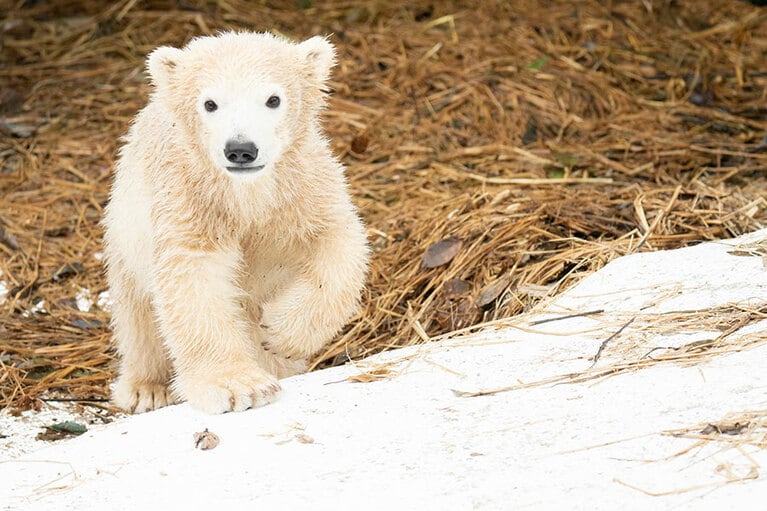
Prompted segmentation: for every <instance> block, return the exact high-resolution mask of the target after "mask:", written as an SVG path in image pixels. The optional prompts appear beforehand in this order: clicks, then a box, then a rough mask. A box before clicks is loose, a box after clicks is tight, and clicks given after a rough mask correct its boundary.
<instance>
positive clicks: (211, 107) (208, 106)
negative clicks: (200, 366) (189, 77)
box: [205, 99, 218, 112]
mask: <svg viewBox="0 0 767 511" xmlns="http://www.w3.org/2000/svg"><path fill="white" fill-rule="evenodd" d="M205 110H206V111H208V112H215V111H216V110H218V105H217V104H216V102H215V101H213V100H212V99H209V100H207V101H206V102H205Z"/></svg>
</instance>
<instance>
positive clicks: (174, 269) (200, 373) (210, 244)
mask: <svg viewBox="0 0 767 511" xmlns="http://www.w3.org/2000/svg"><path fill="white" fill-rule="evenodd" d="M333 58H334V56H333V48H332V46H331V45H330V43H328V42H327V41H326V40H324V39H321V38H312V39H309V40H307V41H305V42H303V43H300V44H294V43H289V42H286V41H284V40H281V39H278V38H276V37H273V36H271V35H269V34H253V33H240V34H235V33H226V34H222V35H219V36H216V37H204V38H199V39H195V40H193V41H192V42H191V43H189V44H188V45H187V46H186V47H185V48H183V49H180V50H179V49H175V48H167V47H163V48H159V49H157V50H155V51H154V52H153V53H152V54H151V55H150V57H149V59H148V70H149V74H150V76H151V78H152V81H153V83H154V85H155V90H154V92H153V95H152V97H151V99H150V101H149V104H148V105H147V106H146V108H144V109H143V110H142V111H141V112H140V113H139V115H138V116H137V117H136V119H135V122H134V124H133V125H132V127H131V128H130V131H129V133H128V135H127V137H126V143H125V145H124V147H123V148H122V150H121V153H120V157H119V160H118V162H117V165H116V169H115V178H114V184H113V189H112V195H111V200H110V202H109V204H108V206H107V208H106V215H105V219H104V226H105V237H104V238H105V252H106V259H107V277H108V281H109V286H110V290H111V293H112V296H113V298H114V302H115V304H114V310H113V328H114V335H115V339H116V345H117V352H118V354H119V355H120V367H119V377H118V379H117V381H116V382H115V384H114V386H113V401H114V402H115V403H116V404H117V405H118V406H120V407H122V408H124V409H126V410H129V411H133V412H143V411H147V410H152V409H154V408H158V407H161V406H165V405H167V404H170V403H174V402H177V401H180V400H185V401H188V402H189V403H190V404H191V405H192V406H193V407H195V408H198V409H200V410H203V411H206V412H209V413H220V412H226V411H230V410H244V409H246V408H250V407H254V406H259V405H261V404H264V403H267V402H269V401H271V400H272V399H274V397H275V394H276V393H277V392H278V391H279V388H280V387H279V384H278V383H277V379H279V378H283V377H286V376H290V375H293V374H296V373H299V372H302V371H305V370H306V359H307V358H308V357H309V356H311V355H313V354H315V353H317V352H318V351H319V350H320V349H321V348H322V347H323V345H325V344H326V343H327V342H328V341H329V340H330V339H331V338H332V337H333V336H334V335H335V334H336V333H337V332H338V331H339V329H340V328H341V327H342V326H343V325H344V323H345V322H346V321H348V320H349V318H350V317H351V316H352V315H353V314H354V313H355V311H356V309H357V306H358V301H359V294H360V290H361V288H362V286H363V285H364V279H365V274H366V269H367V258H368V249H367V242H366V237H365V230H364V227H363V225H362V223H361V221H360V219H359V217H358V216H357V213H356V209H355V207H354V206H353V205H352V203H351V200H350V198H349V195H348V193H347V185H346V181H345V178H344V175H343V168H342V166H341V164H340V163H339V162H338V161H337V159H336V158H335V157H334V156H333V155H332V154H331V151H330V149H329V147H328V143H327V141H326V139H325V138H324V137H323V136H322V134H321V130H320V126H319V121H318V115H319V112H320V110H321V109H322V107H323V106H324V93H323V92H322V89H323V88H324V83H325V81H326V79H327V77H328V74H329V71H330V68H331V67H332V65H333ZM211 95H213V96H215V101H216V102H217V105H218V109H217V111H215V112H212V113H210V112H208V111H207V110H206V107H205V101H206V99H210V98H211V97H212V96H211ZM270 95H279V96H280V99H281V104H280V105H279V107H278V108H271V107H269V108H266V107H264V104H265V101H266V99H267V98H269V97H270ZM217 114H218V115H217ZM227 131H228V132H227ZM232 138H235V139H237V140H244V139H246V138H249V139H253V140H254V142H255V143H256V145H258V147H259V152H258V155H259V156H258V158H257V160H256V161H255V162H254V163H257V164H259V165H263V168H261V169H260V170H257V171H248V172H236V173H233V172H230V171H228V170H227V168H226V165H227V164H228V163H227V160H226V158H225V157H224V156H222V155H223V152H224V148H223V147H221V145H222V144H224V143H226V140H227V139H232ZM259 168H260V167H259Z"/></svg>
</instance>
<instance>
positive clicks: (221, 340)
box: [154, 239, 280, 413]
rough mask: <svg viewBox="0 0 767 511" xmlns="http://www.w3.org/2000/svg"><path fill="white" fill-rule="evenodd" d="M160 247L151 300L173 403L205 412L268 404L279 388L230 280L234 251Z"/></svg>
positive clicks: (234, 273)
mask: <svg viewBox="0 0 767 511" xmlns="http://www.w3.org/2000/svg"><path fill="white" fill-rule="evenodd" d="M177 242H178V240H177V239H175V240H173V241H170V242H168V243H166V242H163V241H161V242H159V243H158V246H161V247H162V248H161V249H159V251H158V253H157V254H156V257H155V268H156V271H155V273H154V274H155V286H154V293H155V296H154V298H155V300H154V303H155V305H156V307H157V316H158V318H159V325H160V330H161V332H162V334H163V338H164V339H165V343H166V346H167V348H168V351H169V353H170V354H171V357H172V359H173V365H174V368H175V370H176V376H175V381H174V388H175V389H176V390H177V392H178V395H179V397H181V398H182V399H185V400H186V401H188V402H189V403H190V404H191V405H192V406H193V407H194V408H197V409H199V410H202V411H204V412H208V413H221V412H227V411H239V410H245V409H247V408H251V407H255V406H260V405H263V404H266V403H268V402H270V401H272V400H273V399H274V397H275V394H276V393H277V392H278V391H279V389H280V386H279V384H278V383H277V380H276V379H275V378H274V377H273V376H272V375H270V374H269V373H268V372H267V371H266V370H265V369H264V368H263V367H262V366H261V365H260V364H259V363H258V360H257V359H258V354H257V351H256V350H257V349H260V342H257V340H256V339H254V337H253V333H254V332H253V328H252V325H250V324H249V322H248V321H247V319H246V314H245V311H244V308H243V298H244V297H243V292H242V291H241V290H240V289H239V288H238V287H237V285H236V280H237V274H238V271H239V268H240V266H241V262H240V258H241V256H240V253H239V249H238V248H231V249H224V248H220V247H216V248H213V249H211V250H207V251H206V250H200V249H193V248H189V247H188V246H186V247H185V246H179V245H177V244H175V243H177Z"/></svg>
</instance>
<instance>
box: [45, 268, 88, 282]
mask: <svg viewBox="0 0 767 511" xmlns="http://www.w3.org/2000/svg"><path fill="white" fill-rule="evenodd" d="M83 270H85V267H84V266H83V265H82V264H80V263H67V264H65V265H63V266H61V267H59V269H57V270H56V271H55V272H53V275H52V276H51V278H52V279H53V281H54V282H61V281H63V280H66V279H68V278H69V277H72V276H73V275H77V274H78V273H82V272H83Z"/></svg>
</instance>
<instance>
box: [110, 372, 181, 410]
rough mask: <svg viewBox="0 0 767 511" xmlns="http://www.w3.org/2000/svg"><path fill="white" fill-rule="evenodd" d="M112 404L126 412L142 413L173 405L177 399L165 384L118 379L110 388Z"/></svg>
mask: <svg viewBox="0 0 767 511" xmlns="http://www.w3.org/2000/svg"><path fill="white" fill-rule="evenodd" d="M112 402H113V403H114V404H115V405H116V406H118V407H119V408H121V409H123V410H125V411H126V412H130V413H144V412H149V411H151V410H155V409H157V408H162V407H163V406H168V405H172V404H175V403H176V402H177V399H176V398H175V396H174V395H173V393H172V392H171V390H170V388H169V387H168V385H166V384H162V383H138V382H136V381H134V380H131V379H130V378H120V379H118V380H117V381H116V382H115V384H114V387H113V388H112Z"/></svg>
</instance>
